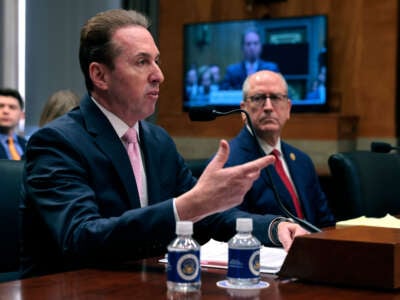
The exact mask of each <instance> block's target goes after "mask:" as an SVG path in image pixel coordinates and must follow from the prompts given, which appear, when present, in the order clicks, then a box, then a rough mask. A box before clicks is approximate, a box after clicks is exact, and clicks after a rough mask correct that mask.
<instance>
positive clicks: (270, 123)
mask: <svg viewBox="0 0 400 300" xmlns="http://www.w3.org/2000/svg"><path fill="white" fill-rule="evenodd" d="M287 92H288V86H287V83H286V81H285V79H284V78H283V76H282V75H281V74H280V73H275V72H271V71H260V72H257V73H255V74H253V75H251V76H249V77H248V78H247V79H246V81H245V82H244V84H243V101H242V102H241V105H240V107H241V108H242V109H244V110H246V111H247V112H248V113H249V116H250V119H251V121H252V123H253V127H254V130H255V132H256V135H257V139H258V141H259V144H260V145H261V147H262V148H263V150H264V152H265V153H267V154H270V153H271V152H272V151H273V150H274V149H276V150H277V151H278V153H277V159H279V161H280V162H281V165H282V166H283V169H284V172H285V175H286V177H288V180H289V182H290V185H291V186H292V187H294V194H295V195H294V196H295V199H293V197H292V196H291V194H290V191H289V190H288V188H287V187H286V186H285V184H284V182H283V180H282V179H281V177H280V175H278V173H277V171H276V168H274V167H273V166H269V167H268V168H269V171H270V172H271V177H272V181H273V183H272V182H271V180H270V179H269V178H268V175H267V173H266V170H263V171H262V172H261V175H260V177H259V178H258V179H257V180H256V181H255V182H254V184H253V187H252V188H251V189H250V190H249V192H247V194H246V196H245V199H244V201H243V203H242V204H241V205H240V208H241V209H243V210H245V211H248V212H251V213H258V214H284V213H283V212H282V209H281V208H280V207H279V205H278V203H277V201H276V197H275V195H274V192H273V187H272V185H273V184H274V185H275V186H276V188H277V191H278V194H279V197H280V199H281V200H282V202H283V203H284V205H285V206H286V208H287V209H288V210H289V211H290V212H291V213H292V214H294V215H297V217H300V218H303V219H306V220H307V221H309V222H311V223H313V224H314V225H316V226H321V227H324V226H330V225H333V224H334V222H335V220H334V216H333V215H332V213H331V211H330V209H329V207H328V203H327V198H326V196H325V194H324V192H323V191H322V189H321V186H320V184H319V181H318V176H317V174H316V171H315V168H314V165H313V163H312V161H311V159H310V157H309V156H308V155H307V154H305V153H304V152H302V151H300V150H299V149H297V148H295V147H293V146H291V145H289V144H287V143H285V142H283V141H282V140H281V137H280V135H281V132H282V129H283V127H284V125H285V123H286V122H287V121H288V120H289V118H290V109H291V101H290V99H288V97H287ZM244 119H245V117H244ZM229 144H230V148H231V152H230V156H229V159H228V162H227V164H226V166H233V165H240V164H243V163H245V162H247V161H252V160H254V159H256V158H258V157H260V152H259V150H258V145H257V143H256V140H255V138H254V137H253V135H252V134H251V131H250V129H249V127H248V125H247V126H245V127H244V128H243V129H242V130H241V132H240V133H239V134H238V135H237V136H236V137H235V138H234V139H232V140H231V141H230V143H229ZM275 165H276V166H277V165H278V161H277V162H275ZM296 198H297V200H296ZM296 202H297V204H298V207H297V209H296V207H295V205H296Z"/></svg>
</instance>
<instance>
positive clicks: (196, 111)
mask: <svg viewBox="0 0 400 300" xmlns="http://www.w3.org/2000/svg"><path fill="white" fill-rule="evenodd" d="M234 113H244V114H245V115H246V119H247V124H248V125H249V127H250V131H251V133H252V135H253V137H254V140H255V142H256V145H257V149H258V152H259V154H260V156H265V155H266V154H265V152H264V150H263V149H262V147H261V145H260V143H259V142H258V139H257V137H256V132H255V130H254V127H253V123H252V121H251V119H250V116H249V113H248V112H247V111H246V110H244V109H240V108H238V109H233V110H230V111H226V112H221V111H217V110H216V109H215V108H214V107H212V106H204V107H196V108H191V109H190V110H189V117H190V120H192V121H212V120H215V118H216V117H219V116H226V115H230V114H234ZM265 171H266V173H267V176H268V179H269V180H270V182H271V187H272V192H273V193H274V196H275V200H276V202H277V203H278V206H279V207H280V209H281V211H282V212H283V213H284V215H285V216H286V217H287V218H290V219H292V220H293V221H294V222H296V223H297V224H299V225H300V226H302V227H303V228H305V229H307V230H308V231H310V232H321V229H319V228H318V227H316V226H315V225H313V224H311V223H310V222H308V221H306V220H304V219H300V218H298V217H297V216H295V215H293V214H292V213H291V212H290V211H289V210H288V209H287V208H286V206H285V205H284V204H283V202H282V200H281V197H280V196H279V193H278V189H277V188H276V186H275V184H274V182H273V180H272V176H271V172H270V170H269V168H268V167H267V168H266V169H265Z"/></svg>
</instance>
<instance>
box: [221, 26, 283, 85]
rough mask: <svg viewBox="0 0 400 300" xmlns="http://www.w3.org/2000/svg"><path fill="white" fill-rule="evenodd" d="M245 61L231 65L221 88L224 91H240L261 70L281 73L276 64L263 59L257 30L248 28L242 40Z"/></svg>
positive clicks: (227, 69)
mask: <svg viewBox="0 0 400 300" xmlns="http://www.w3.org/2000/svg"><path fill="white" fill-rule="evenodd" d="M241 44H242V53H243V60H242V61H240V62H238V63H234V64H231V65H229V66H228V67H227V68H226V72H225V77H224V79H223V81H222V84H221V87H222V89H224V90H240V89H241V88H242V84H243V82H244V80H245V79H246V77H247V76H248V75H251V74H253V73H255V72H257V71H260V70H270V71H275V72H279V67H278V65H277V64H276V63H275V62H272V61H265V60H262V59H261V53H262V44H261V38H260V33H259V32H258V30H257V29H256V28H248V29H246V30H245V32H244V33H243V35H242V39H241Z"/></svg>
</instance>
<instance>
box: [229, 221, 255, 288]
mask: <svg viewBox="0 0 400 300" xmlns="http://www.w3.org/2000/svg"><path fill="white" fill-rule="evenodd" d="M236 231H237V233H236V235H235V236H234V237H233V238H231V239H230V240H229V242H228V275H227V277H228V282H229V283H230V284H233V285H253V284H257V283H259V281H260V248H261V243H260V241H259V240H257V238H255V237H254V236H253V235H252V231H253V220H252V219H250V218H238V219H236Z"/></svg>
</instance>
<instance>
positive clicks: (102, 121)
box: [80, 96, 140, 208]
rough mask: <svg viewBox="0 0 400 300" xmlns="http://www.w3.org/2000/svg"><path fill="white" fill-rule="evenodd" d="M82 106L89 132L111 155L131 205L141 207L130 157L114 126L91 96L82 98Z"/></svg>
mask: <svg viewBox="0 0 400 300" xmlns="http://www.w3.org/2000/svg"><path fill="white" fill-rule="evenodd" d="M80 107H81V110H82V113H83V118H84V119H85V122H86V126H87V130H88V132H89V133H90V134H91V135H92V136H93V138H94V142H95V143H96V144H97V145H98V147H99V148H100V149H101V151H102V152H103V153H105V154H106V155H107V156H108V157H109V159H110V161H111V162H112V164H113V165H114V167H115V170H116V171H117V173H118V175H119V177H120V180H121V182H122V184H123V186H124V187H125V190H126V192H127V196H128V199H129V202H130V204H131V206H132V207H133V208H136V207H140V201H139V193H138V191H137V188H136V184H135V177H134V175H133V171H132V168H131V164H130V161H129V157H128V154H127V152H126V150H125V148H124V146H123V144H122V143H121V140H120V139H119V137H118V135H117V134H116V132H115V130H114V128H113V127H112V126H111V124H110V122H109V121H108V119H107V117H106V116H104V114H103V113H102V112H101V111H100V109H99V108H98V107H97V106H96V104H95V103H93V101H92V100H90V98H89V96H87V97H86V98H84V99H83V100H82V102H81V104H80Z"/></svg>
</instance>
